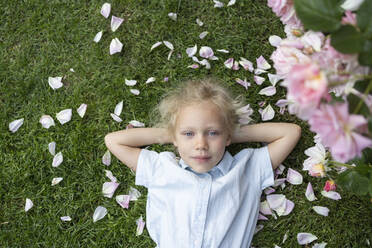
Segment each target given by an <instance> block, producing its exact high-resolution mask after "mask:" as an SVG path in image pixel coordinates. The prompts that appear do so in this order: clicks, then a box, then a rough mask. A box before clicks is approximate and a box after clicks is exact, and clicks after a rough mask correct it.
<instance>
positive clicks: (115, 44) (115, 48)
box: [110, 38, 123, 55]
mask: <svg viewBox="0 0 372 248" xmlns="http://www.w3.org/2000/svg"><path fill="white" fill-rule="evenodd" d="M122 48H123V44H122V43H121V42H120V40H119V39H118V38H115V39H112V41H111V43H110V55H113V54H115V53H120V52H121V49H122Z"/></svg>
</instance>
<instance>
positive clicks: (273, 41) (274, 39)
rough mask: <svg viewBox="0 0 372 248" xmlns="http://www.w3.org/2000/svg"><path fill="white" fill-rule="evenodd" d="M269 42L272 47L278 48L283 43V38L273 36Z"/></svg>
mask: <svg viewBox="0 0 372 248" xmlns="http://www.w3.org/2000/svg"><path fill="white" fill-rule="evenodd" d="M269 42H270V45H272V46H273V47H278V46H279V45H280V43H281V42H282V38H280V37H279V36H277V35H271V36H270V37H269Z"/></svg>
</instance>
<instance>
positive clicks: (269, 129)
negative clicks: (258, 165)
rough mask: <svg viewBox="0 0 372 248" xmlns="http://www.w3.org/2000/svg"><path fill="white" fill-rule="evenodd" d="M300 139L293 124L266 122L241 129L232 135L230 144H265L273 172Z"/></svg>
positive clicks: (298, 131)
mask: <svg viewBox="0 0 372 248" xmlns="http://www.w3.org/2000/svg"><path fill="white" fill-rule="evenodd" d="M300 137H301V127H300V126H298V125H296V124H293V123H282V122H267V123H261V124H252V125H247V126H243V127H241V128H240V129H239V130H238V131H237V132H235V133H234V135H233V138H232V142H233V143H243V142H265V143H269V144H268V149H269V153H270V159H271V164H272V167H273V169H274V170H275V169H276V168H277V167H278V166H279V165H280V163H281V162H283V160H284V159H285V158H286V157H287V156H288V155H289V153H290V152H291V151H292V150H293V148H294V147H295V146H296V144H297V142H298V140H299V139H300Z"/></svg>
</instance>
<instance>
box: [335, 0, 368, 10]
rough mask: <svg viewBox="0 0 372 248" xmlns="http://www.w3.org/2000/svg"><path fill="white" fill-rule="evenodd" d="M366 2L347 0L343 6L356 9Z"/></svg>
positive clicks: (345, 8) (362, 0) (347, 8)
mask: <svg viewBox="0 0 372 248" xmlns="http://www.w3.org/2000/svg"><path fill="white" fill-rule="evenodd" d="M363 2H364V0H346V1H345V2H344V3H343V4H342V5H341V8H343V9H344V10H350V11H355V10H358V9H359V7H360V5H361V4H362V3H363Z"/></svg>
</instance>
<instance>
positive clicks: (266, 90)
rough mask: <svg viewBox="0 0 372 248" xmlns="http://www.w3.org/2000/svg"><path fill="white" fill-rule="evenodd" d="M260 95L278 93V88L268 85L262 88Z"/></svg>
mask: <svg viewBox="0 0 372 248" xmlns="http://www.w3.org/2000/svg"><path fill="white" fill-rule="evenodd" d="M258 94H260V95H265V96H273V95H275V94H276V88H275V86H268V87H265V88H263V89H261V90H260V92H258Z"/></svg>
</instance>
